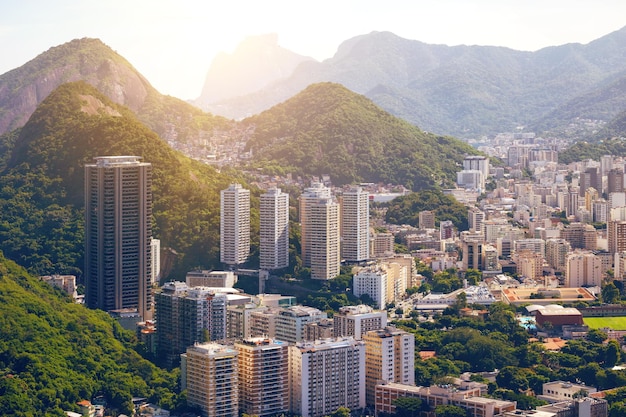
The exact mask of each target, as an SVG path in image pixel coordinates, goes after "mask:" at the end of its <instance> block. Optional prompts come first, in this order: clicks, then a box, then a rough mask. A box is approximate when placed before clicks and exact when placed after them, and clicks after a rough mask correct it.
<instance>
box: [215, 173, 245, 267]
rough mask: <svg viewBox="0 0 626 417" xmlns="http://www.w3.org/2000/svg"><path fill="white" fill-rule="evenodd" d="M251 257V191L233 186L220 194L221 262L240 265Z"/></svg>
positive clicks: (238, 185) (239, 185) (237, 185)
mask: <svg viewBox="0 0 626 417" xmlns="http://www.w3.org/2000/svg"><path fill="white" fill-rule="evenodd" d="M249 255H250V190H246V189H245V188H242V187H241V184H231V185H230V186H229V187H228V188H227V189H225V190H222V191H221V192H220V262H222V263H225V264H227V265H240V264H243V263H245V262H246V261H247V260H248V256H249Z"/></svg>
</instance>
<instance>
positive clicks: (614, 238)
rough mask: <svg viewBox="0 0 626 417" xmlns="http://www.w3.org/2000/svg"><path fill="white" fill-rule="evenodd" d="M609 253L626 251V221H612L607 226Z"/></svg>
mask: <svg viewBox="0 0 626 417" xmlns="http://www.w3.org/2000/svg"><path fill="white" fill-rule="evenodd" d="M607 229H608V247H609V252H610V253H613V254H614V253H619V252H624V251H626V220H612V221H610V222H609V223H608V224H607Z"/></svg>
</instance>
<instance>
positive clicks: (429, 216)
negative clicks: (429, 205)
mask: <svg viewBox="0 0 626 417" xmlns="http://www.w3.org/2000/svg"><path fill="white" fill-rule="evenodd" d="M419 227H420V229H434V228H435V212H434V211H432V210H422V211H420V212H419Z"/></svg>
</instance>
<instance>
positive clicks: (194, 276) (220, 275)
mask: <svg viewBox="0 0 626 417" xmlns="http://www.w3.org/2000/svg"><path fill="white" fill-rule="evenodd" d="M185 282H186V283H187V285H188V286H190V287H215V288H217V287H222V288H233V286H234V285H235V283H236V282H237V275H236V274H235V273H234V272H233V271H189V272H187V276H186V278H185Z"/></svg>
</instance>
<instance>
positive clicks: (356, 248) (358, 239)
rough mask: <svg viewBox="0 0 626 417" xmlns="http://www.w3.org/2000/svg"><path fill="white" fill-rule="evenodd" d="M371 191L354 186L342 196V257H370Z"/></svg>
mask: <svg viewBox="0 0 626 417" xmlns="http://www.w3.org/2000/svg"><path fill="white" fill-rule="evenodd" d="M369 217H370V201H369V193H368V192H366V191H364V190H363V189H362V188H361V187H352V188H350V190H348V191H346V192H344V193H343V196H342V198H341V257H342V258H343V259H344V260H346V261H348V262H363V261H367V260H368V259H369V257H370V232H369Z"/></svg>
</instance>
